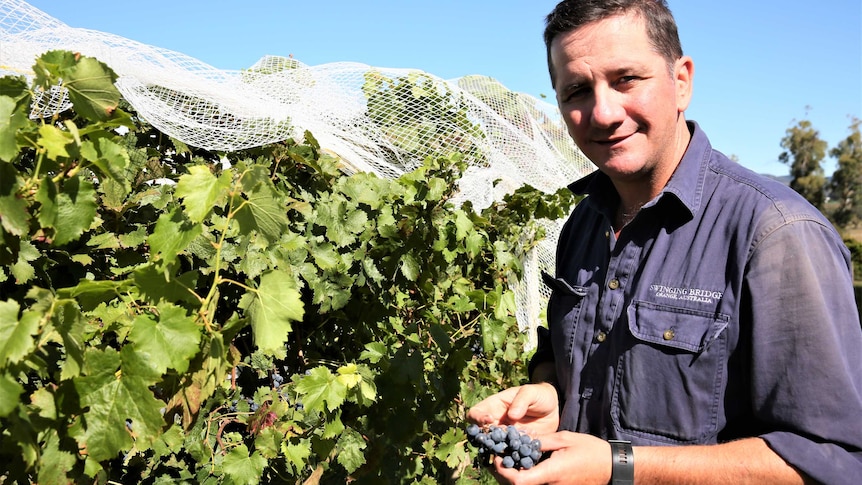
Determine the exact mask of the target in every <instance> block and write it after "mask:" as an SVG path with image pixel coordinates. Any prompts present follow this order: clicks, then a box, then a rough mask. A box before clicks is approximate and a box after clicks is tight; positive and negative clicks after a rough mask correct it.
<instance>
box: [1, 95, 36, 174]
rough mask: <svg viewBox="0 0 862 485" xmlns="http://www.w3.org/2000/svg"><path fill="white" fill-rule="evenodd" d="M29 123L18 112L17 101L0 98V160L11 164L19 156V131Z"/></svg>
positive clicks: (25, 117) (6, 97)
mask: <svg viewBox="0 0 862 485" xmlns="http://www.w3.org/2000/svg"><path fill="white" fill-rule="evenodd" d="M27 123H29V120H28V119H27V116H26V115H24V114H23V113H20V112H17V111H16V106H15V100H14V99H12V98H10V97H9V96H0V160H3V161H4V162H11V161H12V160H13V159H14V158H15V156H16V155H18V141H17V134H18V130H19V129H21V128H23V127H25V126H27Z"/></svg>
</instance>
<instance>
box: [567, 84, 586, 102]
mask: <svg viewBox="0 0 862 485" xmlns="http://www.w3.org/2000/svg"><path fill="white" fill-rule="evenodd" d="M588 93H589V89H588V88H585V87H584V88H575V89H571V90H569V91H567V92H566V94H565V96H564V97H563V101H573V100H576V99H580V98H583V97H584V96H586V95H587V94H588Z"/></svg>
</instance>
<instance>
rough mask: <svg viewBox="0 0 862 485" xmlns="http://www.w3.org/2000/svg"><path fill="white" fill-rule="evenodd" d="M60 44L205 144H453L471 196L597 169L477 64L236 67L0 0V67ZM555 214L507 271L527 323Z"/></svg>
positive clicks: (388, 155)
mask: <svg viewBox="0 0 862 485" xmlns="http://www.w3.org/2000/svg"><path fill="white" fill-rule="evenodd" d="M55 49H62V50H69V51H73V52H79V53H81V54H83V55H87V56H91V57H95V58H97V59H99V60H100V61H102V62H104V63H106V64H107V65H109V66H110V67H111V68H112V69H113V70H114V71H115V72H116V73H117V75H118V76H119V79H118V81H117V87H118V88H119V90H120V92H121V93H122V95H123V97H124V98H125V99H126V100H127V101H128V102H129V103H130V104H131V105H132V107H133V108H134V109H135V111H137V113H138V114H139V115H140V116H141V117H142V118H143V119H145V120H146V121H147V122H148V123H150V124H151V125H153V126H154V127H155V128H157V129H158V130H160V131H162V132H163V133H165V134H167V135H169V136H171V137H174V138H176V139H178V140H180V141H182V142H184V143H186V144H188V145H191V146H195V147H199V148H203V149H207V150H214V151H235V150H240V149H245V148H251V147H256V146H261V145H265V144H268V143H273V142H278V141H281V140H284V139H287V138H291V137H293V138H296V139H302V137H303V133H304V132H305V131H310V132H311V133H312V134H313V135H314V137H315V138H316V139H317V140H318V141H319V142H320V144H321V146H322V147H323V148H324V149H325V150H327V151H328V152H331V153H332V154H335V155H337V156H338V157H339V158H341V159H342V160H343V161H344V163H345V166H346V167H347V169H348V170H352V171H365V172H373V173H375V174H377V175H379V176H381V177H387V178H391V177H397V176H399V175H401V174H403V173H405V172H408V171H410V170H412V169H413V168H415V167H417V166H418V165H420V164H421V163H422V161H423V160H424V159H425V158H426V157H427V156H429V155H446V154H449V153H451V152H456V151H457V152H460V153H463V154H464V156H465V157H466V159H467V161H468V162H469V169H468V170H467V172H466V173H465V175H464V176H463V177H462V179H461V180H460V181H459V200H457V201H456V202H462V201H465V200H469V201H471V202H472V203H473V204H474V206H475V207H477V208H484V207H488V206H489V205H490V204H492V203H493V202H495V201H498V200H500V199H501V198H502V197H503V196H504V195H505V194H507V193H510V192H512V191H513V190H515V189H516V188H518V187H520V186H522V185H524V184H528V185H530V186H532V187H535V188H537V189H539V190H542V191H546V192H549V193H550V192H555V191H556V190H558V189H559V188H560V187H562V186H564V185H566V184H568V183H569V182H571V181H573V180H575V179H577V178H579V177H581V176H583V175H585V174H586V173H588V172H589V171H591V170H592V169H593V167H592V165H591V164H590V163H589V161H588V160H587V159H586V158H585V157H584V156H583V155H582V154H581V153H580V151H579V150H578V149H577V147H576V146H575V145H574V144H573V143H572V141H571V139H570V138H569V137H568V136H567V134H566V129H565V126H564V124H563V123H562V119H561V117H560V115H559V111H558V110H557V108H556V106H553V105H551V104H549V103H546V102H544V101H542V100H539V99H536V98H533V97H531V96H528V95H525V94H522V93H516V92H512V91H510V90H508V89H506V87H505V86H503V85H502V84H500V83H499V82H497V81H495V80H494V79H491V78H488V77H485V76H466V77H462V78H458V79H454V80H443V79H440V78H438V77H436V76H434V75H432V74H429V73H426V72H422V71H419V70H415V69H393V68H380V67H372V66H368V65H364V64H358V63H350V62H336V63H329V64H322V65H318V66H307V65H305V64H303V63H302V62H300V61H298V60H295V59H293V58H289V57H287V58H286V57H276V56H266V57H263V58H261V59H260V60H259V61H258V62H257V63H256V64H255V65H253V66H251V67H250V68H248V69H245V70H241V71H236V70H221V69H217V68H214V67H212V66H210V65H208V64H205V63H203V62H201V61H199V60H197V59H194V58H192V57H189V56H187V55H184V54H181V53H178V52H174V51H170V50H166V49H162V48H159V47H154V46H151V45H146V44H142V43H139V42H135V41H133V40H129V39H126V38H123V37H120V36H117V35H113V34H110V33H105V32H99V31H94V30H87V29H80V28H73V27H70V26H68V25H66V24H64V23H63V22H61V21H59V20H57V19H55V18H52V17H51V16H49V15H47V14H45V13H44V12H42V11H40V10H38V9H36V8H34V7H33V6H31V5H29V4H27V3H26V2H24V1H23V0H0V75H9V74H14V75H20V74H24V75H29V74H31V68H32V65H33V63H34V60H35V59H36V58H37V57H38V56H39V55H40V54H42V53H43V52H45V51H48V50H55ZM69 107H71V104H70V103H69V102H68V98H67V97H66V96H65V93H63V92H62V91H61V90H56V91H53V92H51V93H47V94H46V95H44V96H43V97H42V98H41V99H40V100H38V102H37V103H36V104H35V105H34V107H33V113H34V116H45V115H46V114H51V113H54V112H58V111H62V110H65V109H68V108H69ZM561 222H562V221H556V222H550V221H549V222H546V223H544V225H545V226H546V229H547V234H548V235H547V238H546V239H545V240H544V241H543V242H542V243H541V244H540V245H538V246H537V247H536V248H534V249H532V250H531V251H530V253H529V254H528V256H527V259H526V261H525V265H524V266H525V274H524V277H523V278H522V281H520V282H518V283H516V284H515V285H516V286H515V288H514V290H515V293H516V302H517V308H518V322H519V324H520V325H521V327H522V328H527V327H529V328H534V327H535V326H536V325H537V323H538V321H539V315H540V314H541V311H542V309H543V308H544V305H545V302H546V301H547V296H548V295H547V291H548V290H547V289H545V287H544V286H543V285H542V283H541V277H540V271H541V270H549V271H552V270H553V260H554V247H555V244H556V241H557V234H558V232H559V225H560V224H561ZM532 333H533V332H531V334H532Z"/></svg>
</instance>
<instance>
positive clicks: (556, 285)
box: [542, 271, 587, 296]
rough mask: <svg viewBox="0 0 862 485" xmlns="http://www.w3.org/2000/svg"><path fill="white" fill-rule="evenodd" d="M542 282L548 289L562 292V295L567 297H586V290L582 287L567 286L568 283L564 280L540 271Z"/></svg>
mask: <svg viewBox="0 0 862 485" xmlns="http://www.w3.org/2000/svg"><path fill="white" fill-rule="evenodd" d="M542 281H544V282H545V284H546V285H548V287H549V288H551V289H552V290H559V291H562V292H563V293H566V294H568V295H572V296H586V295H587V289H586V288H584V287H583V286H572V285H570V284H569V282H568V281H566V280H564V279H563V278H560V277H553V276H551V275H549V274H548V273H546V272H544V271H542Z"/></svg>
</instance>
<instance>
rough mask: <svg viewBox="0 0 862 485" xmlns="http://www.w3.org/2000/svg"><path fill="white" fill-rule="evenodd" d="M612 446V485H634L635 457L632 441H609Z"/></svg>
mask: <svg viewBox="0 0 862 485" xmlns="http://www.w3.org/2000/svg"><path fill="white" fill-rule="evenodd" d="M608 443H610V444H611V460H613V462H612V463H613V465H612V467H611V485H634V482H635V455H634V453H633V451H632V442H631V441H621V440H608Z"/></svg>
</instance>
